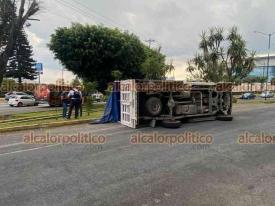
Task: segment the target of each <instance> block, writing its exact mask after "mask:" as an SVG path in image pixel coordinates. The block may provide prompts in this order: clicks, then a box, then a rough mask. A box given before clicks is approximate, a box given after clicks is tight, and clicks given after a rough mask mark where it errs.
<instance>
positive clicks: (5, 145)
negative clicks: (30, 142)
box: [0, 142, 25, 149]
mask: <svg viewBox="0 0 275 206" xmlns="http://www.w3.org/2000/svg"><path fill="white" fill-rule="evenodd" d="M22 144H25V143H24V142H17V143H13V144H4V145H0V149H3V148H8V147H14V146H18V145H22Z"/></svg>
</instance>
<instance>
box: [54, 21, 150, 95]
mask: <svg viewBox="0 0 275 206" xmlns="http://www.w3.org/2000/svg"><path fill="white" fill-rule="evenodd" d="M49 48H50V50H52V51H53V53H54V55H55V57H56V58H57V59H59V60H60V61H61V63H62V64H63V65H64V66H65V67H66V68H67V69H68V70H70V71H72V72H73V73H74V74H76V75H78V76H79V77H80V78H85V79H87V81H90V82H94V81H97V82H98V87H99V90H100V91H104V90H105V89H106V88H107V85H108V83H109V82H111V81H113V80H115V78H116V77H114V75H113V74H114V72H113V71H119V72H120V73H121V78H143V76H144V75H143V73H142V71H141V64H142V63H143V62H144V60H145V52H144V45H143V44H142V43H141V42H140V40H139V39H138V38H137V37H136V36H135V35H133V34H129V33H127V32H121V31H120V30H118V29H110V28H106V27H103V26H96V25H92V26H91V25H81V24H73V25H72V26H71V27H70V28H66V27H65V28H59V29H57V30H56V32H55V33H54V34H53V35H52V36H51V41H50V44H49ZM116 73H117V72H116Z"/></svg>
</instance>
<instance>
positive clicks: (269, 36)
mask: <svg viewBox="0 0 275 206" xmlns="http://www.w3.org/2000/svg"><path fill="white" fill-rule="evenodd" d="M271 36H272V34H268V54H267V69H266V85H265V100H266V96H267V89H268V88H267V87H268V78H269V61H270V42H271Z"/></svg>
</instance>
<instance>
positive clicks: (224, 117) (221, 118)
mask: <svg viewBox="0 0 275 206" xmlns="http://www.w3.org/2000/svg"><path fill="white" fill-rule="evenodd" d="M216 120H219V121H232V120H233V117H232V116H231V115H219V116H217V117H216Z"/></svg>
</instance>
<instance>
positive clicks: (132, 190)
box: [0, 105, 275, 206]
mask: <svg viewBox="0 0 275 206" xmlns="http://www.w3.org/2000/svg"><path fill="white" fill-rule="evenodd" d="M234 116H235V119H234V121H232V122H220V121H204V122H196V123H186V124H184V125H183V127H182V128H180V129H176V130H168V129H164V128H161V127H158V128H155V129H153V128H141V129H138V130H133V129H130V128H126V127H124V126H122V125H119V124H106V125H87V124H84V125H77V126H70V127H61V128H55V129H45V130H36V131H35V133H36V134H44V133H45V132H50V133H51V134H76V133H78V132H82V133H85V132H86V133H88V132H91V133H93V134H97V135H99V134H101V135H105V136H106V137H107V143H106V144H105V145H103V146H102V147H99V146H90V145H25V144H24V143H23V142H22V136H24V135H26V134H28V133H29V132H30V131H25V132H16V133H10V134H2V135H0V183H1V184H0V205H5V206H11V205H18V206H19V205H20V206H23V205H24V206H25V205H28V206H32V205H35V206H46V205H47V206H48V205H49V206H52V205H54V206H61V205H62V206H63V205H66V206H67V205H68V206H75V205H77V206H84V205H85V206H93V205H102V206H108V205H110V206H113V205H118V206H124V205H125V206H128V205H131V206H132V205H137V206H151V205H161V206H170V205H173V206H174V205H175V206H178V205H180V206H185V205H186V206H202V205H203V206H212V205H217V206H219V205H221V206H236V205H238V206H251V205H252V206H253V205H255V206H273V205H274V202H275V187H274V185H275V158H274V157H275V145H262V144H257V145H240V144H237V143H236V142H237V138H238V136H239V135H241V134H243V133H244V132H245V131H248V132H251V133H260V132H261V131H263V132H266V133H268V134H273V135H275V127H274V125H275V118H274V117H275V105H265V106H264V107H260V106H257V107H252V106H251V105H247V106H245V107H241V108H238V109H237V110H235V114H234ZM137 132H145V133H152V132H158V133H160V134H181V133H184V132H200V133H201V134H210V135H212V136H213V138H214V143H213V145H211V146H208V147H204V146H194V145H173V146H169V145H144V144H143V145H133V144H130V141H129V138H130V136H131V135H132V134H136V133H137Z"/></svg>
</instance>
